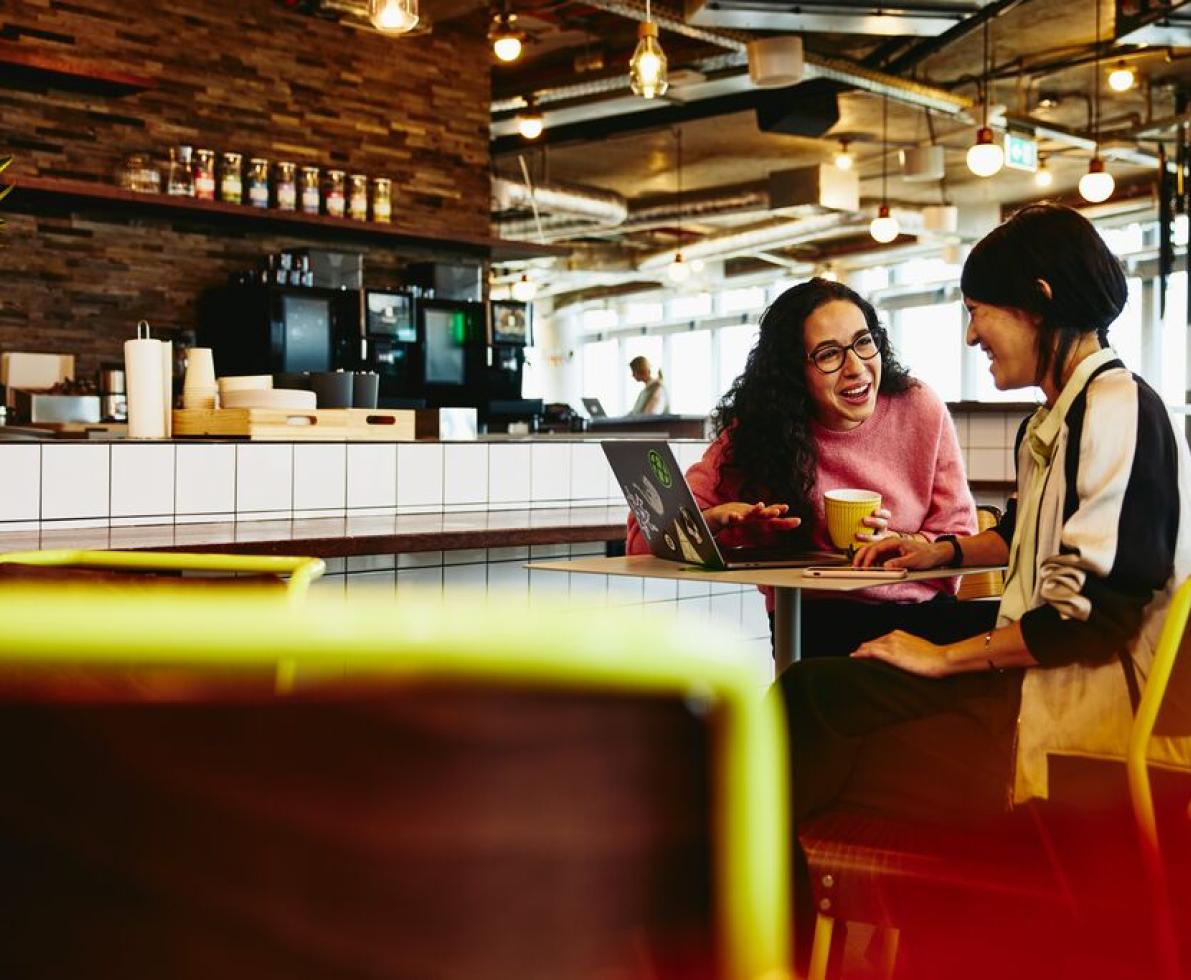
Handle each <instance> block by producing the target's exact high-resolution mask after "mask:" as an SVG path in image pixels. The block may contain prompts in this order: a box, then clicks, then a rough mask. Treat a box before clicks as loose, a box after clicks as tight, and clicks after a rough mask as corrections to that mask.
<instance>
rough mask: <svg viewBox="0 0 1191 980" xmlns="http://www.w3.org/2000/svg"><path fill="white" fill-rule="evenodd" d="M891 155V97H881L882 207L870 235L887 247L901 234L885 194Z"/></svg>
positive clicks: (878, 209) (872, 225)
mask: <svg viewBox="0 0 1191 980" xmlns="http://www.w3.org/2000/svg"><path fill="white" fill-rule="evenodd" d="M888 155H889V96H887V95H882V96H881V206H880V207H879V208H877V216H876V217H875V218H873V220H872V223H871V224H870V225H869V226H868V233H869V234H870V235H872V236H873V240H874V241H877V242H880V243H881V244H882V245H885V244H887V243H889V242H891V241H893V240H894V239H895V238H897V236H898V234H899V233H900V232H901V228H900V226H899V225H898V223H897V218H895V217H893V216H892V215H891V214H890V213H889V199H888V197H887V196H886V194H885V187H886V180H887V173H886V171H887V169H888V168H887V167H886V163H885V161H886V157H888Z"/></svg>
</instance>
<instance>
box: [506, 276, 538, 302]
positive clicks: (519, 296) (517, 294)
mask: <svg viewBox="0 0 1191 980" xmlns="http://www.w3.org/2000/svg"><path fill="white" fill-rule="evenodd" d="M512 293H513V299H515V300H516V301H517V302H518V303H531V302H533V298H534V297H535V296H537V294H538V287H537V284H536V283H535V282H534V281H533V280H532V279H530V278H529V275H528V274H527V273H524V272H523V273H521V278H520V279H518V280H517V281H516V282H515V283H513V289H512Z"/></svg>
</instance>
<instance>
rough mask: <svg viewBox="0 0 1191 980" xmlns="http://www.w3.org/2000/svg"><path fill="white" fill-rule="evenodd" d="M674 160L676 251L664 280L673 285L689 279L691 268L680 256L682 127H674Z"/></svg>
mask: <svg viewBox="0 0 1191 980" xmlns="http://www.w3.org/2000/svg"><path fill="white" fill-rule="evenodd" d="M674 147H675V158H676V161H677V163H678V167H677V172H678V194H677V195H676V200H677V201H678V250H677V251H676V252H675V253H674V260H673V261H672V262H671V263H670V264H669V265H668V266H667V267H666V278H667V279H669V280H670V281H671V282H672V283H674V285H676V286H677V285H679V284H680V283H684V282H686V281H687V280H688V279H689V278H690V277H691V267H690V265H689V264H688V263H687V261H686V259H685V258H683V255H682V127H681V126H675V127H674Z"/></svg>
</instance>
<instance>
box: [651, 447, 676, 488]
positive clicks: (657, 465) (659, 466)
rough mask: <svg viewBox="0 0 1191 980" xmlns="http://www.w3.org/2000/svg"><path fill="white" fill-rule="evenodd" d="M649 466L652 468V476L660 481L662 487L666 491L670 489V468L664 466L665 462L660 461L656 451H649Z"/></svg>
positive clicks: (660, 457) (660, 458)
mask: <svg viewBox="0 0 1191 980" xmlns="http://www.w3.org/2000/svg"><path fill="white" fill-rule="evenodd" d="M649 465H650V466H651V467H653V472H654V475H655V476H656V477H657V478H658V479H659V480H660V481H661V484H662V486H664V487H665V488H666V489H667V490H668V489H670V483H671V481H670V467H668V466H667V465H666V461H665V460H664V459H662V456H661V453H659V452H658V451H657V450H656V449H651V450H650V451H649Z"/></svg>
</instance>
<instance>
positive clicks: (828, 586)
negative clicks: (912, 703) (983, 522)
mask: <svg viewBox="0 0 1191 980" xmlns="http://www.w3.org/2000/svg"><path fill="white" fill-rule="evenodd" d="M526 567H527V568H536V569H543V570H546V571H554V572H591V573H595V574H597V575H631V576H634V577H639V578H663V579H678V580H680V581H681V580H684V579H685V580H686V581H693V582H731V583H736V584H739V585H770V586H773V590H774V598H775V600H776V601H775V606H774V616H773V633H774V637H773V649H774V658H775V660H776V662H777V663H776V666H777V671H778V673H779V674H780V673H781V672H782V671H783V670H785V669H786V668H787V667H788V666H790V664H792V663H793V662H794V661H795V660H798V659H799V658H800V657H801V655H802V637H801V632H802V590H803V589H811V590H812V591H815V592H855V591H856V590H857V589H868V588H872V587H873V586H877V585H892V584H893V583H894V582H913V581H917V580H920V579H937V578H945V577H947V574H946V573H947V572H949V571H950V570H949V569H939V568H932V569H931V570H930V571H927V572H910V573H909V574H908V575H907V576H906V577H905V578H900V579H883V578H871V577H867V576H859V575H858V576H856V577H855V578H811V577H810V576H809V575H805V574H803V571H802V569H799V568H749V569H742V570H740V571H734V572H718V571H715V570H713V569H709V568H704V567H703V566H701V565H685V564H683V563H682V562H676V561H667V560H665V559H664V558H655V557H654V556H653V555H629V556H627V557H624V558H575V559H567V560H558V561H535V562H529V563H528V564H527V565H526ZM997 568H998V566H986V565H981V566H979V567H972V568H965V569H964V570H963V574H964V575H969V574H972V573H975V572H989V571H996V570H997ZM941 573H942V574H941Z"/></svg>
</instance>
